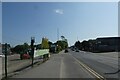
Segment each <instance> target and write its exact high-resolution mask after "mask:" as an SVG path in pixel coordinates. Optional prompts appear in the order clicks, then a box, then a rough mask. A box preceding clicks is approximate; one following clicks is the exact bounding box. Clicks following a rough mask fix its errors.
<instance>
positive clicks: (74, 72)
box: [12, 52, 95, 78]
mask: <svg viewBox="0 0 120 80" xmlns="http://www.w3.org/2000/svg"><path fill="white" fill-rule="evenodd" d="M12 78H95V77H94V76H93V75H92V74H91V73H89V72H88V71H87V70H86V69H84V68H83V67H82V66H81V65H80V64H79V63H78V62H77V61H76V59H74V58H73V57H72V56H71V55H69V54H67V53H63V52H61V53H60V54H53V55H52V56H51V58H50V59H49V60H48V61H46V62H45V63H43V64H41V65H39V66H37V67H34V68H32V69H30V70H28V71H25V72H24V71H23V72H21V73H19V74H18V75H15V76H13V77H12Z"/></svg>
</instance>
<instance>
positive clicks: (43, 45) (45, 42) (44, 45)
mask: <svg viewBox="0 0 120 80" xmlns="http://www.w3.org/2000/svg"><path fill="white" fill-rule="evenodd" d="M41 48H42V49H49V43H48V39H47V38H42V43H41Z"/></svg>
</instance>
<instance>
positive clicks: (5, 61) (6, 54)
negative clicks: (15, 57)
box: [5, 43, 7, 80]
mask: <svg viewBox="0 0 120 80" xmlns="http://www.w3.org/2000/svg"><path fill="white" fill-rule="evenodd" d="M5 79H6V80H7V43H5Z"/></svg>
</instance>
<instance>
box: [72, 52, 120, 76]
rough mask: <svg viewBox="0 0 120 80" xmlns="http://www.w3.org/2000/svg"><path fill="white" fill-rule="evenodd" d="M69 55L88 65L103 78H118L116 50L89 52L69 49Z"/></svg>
mask: <svg viewBox="0 0 120 80" xmlns="http://www.w3.org/2000/svg"><path fill="white" fill-rule="evenodd" d="M70 55H72V56H74V57H75V58H77V59H78V60H79V61H82V63H84V64H86V65H88V66H89V67H90V68H92V69H93V70H95V71H96V72H98V73H99V74H100V75H102V76H104V77H105V78H119V73H117V71H118V68H119V67H118V66H119V64H118V53H117V52H107V53H91V52H84V51H80V52H75V51H71V52H70Z"/></svg>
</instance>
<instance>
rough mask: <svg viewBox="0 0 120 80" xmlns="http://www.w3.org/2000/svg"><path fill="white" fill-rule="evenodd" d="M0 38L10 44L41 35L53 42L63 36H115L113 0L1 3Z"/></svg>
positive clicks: (88, 37) (38, 41)
mask: <svg viewBox="0 0 120 80" xmlns="http://www.w3.org/2000/svg"><path fill="white" fill-rule="evenodd" d="M2 26H3V27H2V34H3V36H2V39H3V43H5V42H7V43H10V44H11V45H17V44H22V43H24V42H28V43H30V38H31V36H34V37H35V40H36V43H41V38H42V37H47V38H48V39H49V40H50V41H52V42H56V40H57V28H58V29H59V37H60V36H62V35H64V36H65V37H66V38H67V39H68V42H69V45H73V44H74V43H75V41H76V40H80V41H83V40H88V39H95V38H97V37H107V36H118V5H117V2H63V3H62V2H37V3H35V2H28V3H27V2H23V3H20V2H14V3H12V2H11V3H9V2H8V3H2Z"/></svg>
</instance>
